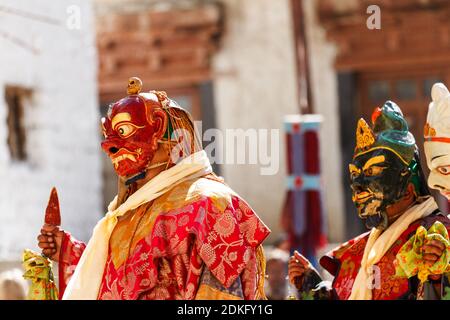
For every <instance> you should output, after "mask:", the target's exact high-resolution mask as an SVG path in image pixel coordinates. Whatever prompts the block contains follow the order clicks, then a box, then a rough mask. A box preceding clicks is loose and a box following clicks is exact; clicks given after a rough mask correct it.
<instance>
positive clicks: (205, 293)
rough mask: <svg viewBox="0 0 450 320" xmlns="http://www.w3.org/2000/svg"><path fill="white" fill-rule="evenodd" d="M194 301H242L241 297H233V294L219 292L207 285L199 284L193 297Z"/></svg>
mask: <svg viewBox="0 0 450 320" xmlns="http://www.w3.org/2000/svg"><path fill="white" fill-rule="evenodd" d="M195 300H243V299H242V298H241V297H238V296H235V295H233V294H230V293H227V292H223V291H220V290H218V289H215V288H213V287H210V286H208V285H207V284H201V285H200V287H199V289H198V291H197V294H196V295H195Z"/></svg>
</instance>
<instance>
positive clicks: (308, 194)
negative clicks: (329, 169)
mask: <svg viewBox="0 0 450 320" xmlns="http://www.w3.org/2000/svg"><path fill="white" fill-rule="evenodd" d="M321 122H322V117H321V116H320V115H290V116H286V117H285V121H284V127H285V131H286V145H287V174H288V175H287V179H286V184H287V195H286V199H285V203H284V208H283V212H282V227H283V229H284V231H285V232H286V233H287V234H288V236H289V242H290V245H291V251H292V252H293V251H294V250H298V251H299V252H300V253H301V254H303V255H304V256H305V257H307V258H308V260H310V261H311V263H312V264H313V265H315V266H317V259H316V256H317V250H318V249H319V248H321V247H322V246H324V245H325V244H326V242H327V239H326V219H325V214H324V210H323V188H322V182H321V181H322V179H321V172H320V151H319V129H320V125H321Z"/></svg>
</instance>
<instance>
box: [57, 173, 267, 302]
mask: <svg viewBox="0 0 450 320" xmlns="http://www.w3.org/2000/svg"><path fill="white" fill-rule="evenodd" d="M269 233H270V230H269V229H268V228H267V227H266V226H265V225H264V223H263V222H262V221H261V220H260V219H259V217H258V216H257V215H256V214H255V212H254V211H253V210H252V209H251V208H250V207H249V206H248V204H247V203H245V201H244V200H242V199H241V198H240V197H239V196H238V195H236V194H235V193H234V192H233V191H232V190H231V189H230V188H229V187H227V186H226V185H225V184H223V183H220V182H218V181H215V180H213V179H208V178H200V179H194V180H188V181H185V182H183V183H181V184H179V185H177V186H176V187H174V188H173V189H172V190H170V191H168V192H167V193H165V194H164V195H162V196H161V197H159V198H157V199H155V200H154V201H152V202H150V203H146V204H143V205H141V206H140V207H138V208H136V209H134V210H132V211H130V212H128V213H127V214H125V215H124V216H123V219H121V220H119V222H118V224H117V225H116V227H115V229H114V231H113V233H112V235H111V238H110V242H109V252H108V259H107V263H106V266H105V269H104V273H103V280H102V283H101V286H100V290H99V293H98V299H100V300H107V299H108V300H110V299H144V300H146V299H255V298H259V297H260V295H258V294H260V293H261V291H260V290H261V281H263V279H262V278H261V275H262V270H261V269H262V267H261V266H262V265H263V262H262V260H263V259H264V258H263V253H262V247H261V243H262V242H263V240H264V239H265V238H266V237H267V236H268V235H269ZM85 246H86V245H85V244H84V243H82V242H80V241H77V240H76V239H74V238H73V237H72V236H71V235H70V234H69V233H65V236H64V239H63V243H62V248H61V257H60V264H59V279H60V296H62V294H63V293H64V289H65V287H66V285H67V283H68V281H69V280H70V277H71V276H72V274H73V272H74V270H75V267H76V265H77V263H78V261H79V259H80V257H81V254H82V253H83V250H84V248H85Z"/></svg>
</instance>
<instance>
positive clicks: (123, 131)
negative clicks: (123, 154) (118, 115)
mask: <svg viewBox="0 0 450 320" xmlns="http://www.w3.org/2000/svg"><path fill="white" fill-rule="evenodd" d="M139 128H140V127H138V126H136V125H134V124H132V123H129V122H127V123H119V124H118V125H117V126H116V127H115V130H116V131H117V133H118V134H119V136H120V137H121V138H128V137H130V136H132V135H133V134H134V133H135V132H136V130H137V129H139Z"/></svg>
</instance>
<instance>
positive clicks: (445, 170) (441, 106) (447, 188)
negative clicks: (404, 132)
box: [424, 83, 450, 200]
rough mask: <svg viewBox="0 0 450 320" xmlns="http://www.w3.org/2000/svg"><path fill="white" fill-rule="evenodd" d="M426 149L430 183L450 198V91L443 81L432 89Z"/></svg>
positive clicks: (425, 134)
mask: <svg viewBox="0 0 450 320" xmlns="http://www.w3.org/2000/svg"><path fill="white" fill-rule="evenodd" d="M431 98H432V102H431V103H430V105H429V109H428V115H427V123H426V124H425V128H424V140H425V142H424V149H425V156H426V159H427V165H428V168H429V169H430V176H429V177H428V185H429V187H430V188H433V189H437V190H439V192H440V193H441V194H442V195H443V196H445V197H446V198H447V199H449V200H450V92H449V91H448V89H447V87H446V86H445V85H444V84H442V83H436V84H434V85H433V88H432V89H431Z"/></svg>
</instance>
